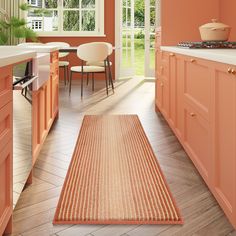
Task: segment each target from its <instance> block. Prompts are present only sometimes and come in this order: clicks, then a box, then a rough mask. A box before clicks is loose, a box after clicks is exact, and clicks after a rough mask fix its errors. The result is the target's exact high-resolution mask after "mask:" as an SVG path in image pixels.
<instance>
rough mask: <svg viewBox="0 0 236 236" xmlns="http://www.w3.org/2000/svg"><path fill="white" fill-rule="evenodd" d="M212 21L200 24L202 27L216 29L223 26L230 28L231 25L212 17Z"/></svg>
mask: <svg viewBox="0 0 236 236" xmlns="http://www.w3.org/2000/svg"><path fill="white" fill-rule="evenodd" d="M211 21H212V22H211V23H207V24H205V25H202V26H200V28H208V29H209V28H215V29H222V28H230V26H228V25H226V24H224V23H220V22H218V20H217V19H212V20H211Z"/></svg>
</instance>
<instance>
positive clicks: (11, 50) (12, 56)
mask: <svg viewBox="0 0 236 236" xmlns="http://www.w3.org/2000/svg"><path fill="white" fill-rule="evenodd" d="M36 55H37V53H36V52H35V51H32V50H31V51H30V50H27V51H24V50H16V47H9V46H0V67H4V66H8V65H12V64H15V63H18V62H21V61H24V60H28V59H31V58H34V57H36Z"/></svg>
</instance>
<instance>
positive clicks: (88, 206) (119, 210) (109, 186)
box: [53, 115, 183, 224]
mask: <svg viewBox="0 0 236 236" xmlns="http://www.w3.org/2000/svg"><path fill="white" fill-rule="evenodd" d="M157 132H158V131H157ZM53 223H54V224H182V223H183V221H182V219H181V216H180V213H179V211H178V209H177V207H176V204H175V202H174V199H173V197H172V195H171V193H170V191H169V189H168V187H167V184H166V181H165V179H164V176H163V174H162V172H161V169H160V166H159V164H158V162H157V159H156V157H155V155H154V153H153V151H152V148H151V146H150V143H149V142H148V139H147V137H146V135H145V132H144V130H143V128H142V125H141V123H140V121H139V118H138V116H136V115H117V116H115V115H114V116H85V117H84V120H83V124H82V127H81V130H80V134H79V138H78V140H77V144H76V148H75V151H74V154H73V158H72V161H71V163H70V167H69V170H68V173H67V176H66V179H65V183H64V186H63V189H62V192H61V195H60V199H59V203H58V206H57V209H56V213H55V217H54V222H53Z"/></svg>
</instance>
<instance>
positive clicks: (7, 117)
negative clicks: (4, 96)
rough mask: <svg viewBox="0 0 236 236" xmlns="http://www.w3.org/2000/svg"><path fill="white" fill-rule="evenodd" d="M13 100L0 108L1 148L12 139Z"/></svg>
mask: <svg viewBox="0 0 236 236" xmlns="http://www.w3.org/2000/svg"><path fill="white" fill-rule="evenodd" d="M12 106H13V104H12V102H10V103H8V104H7V105H5V106H4V107H3V108H1V109H0V150H2V149H3V148H4V147H5V146H6V144H7V143H8V142H9V141H10V140H11V139H12Z"/></svg>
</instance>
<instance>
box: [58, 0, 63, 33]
mask: <svg viewBox="0 0 236 236" xmlns="http://www.w3.org/2000/svg"><path fill="white" fill-rule="evenodd" d="M57 8H58V9H57V10H58V24H59V27H58V30H59V33H62V32H63V10H64V9H63V0H59V3H58V6H57Z"/></svg>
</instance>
